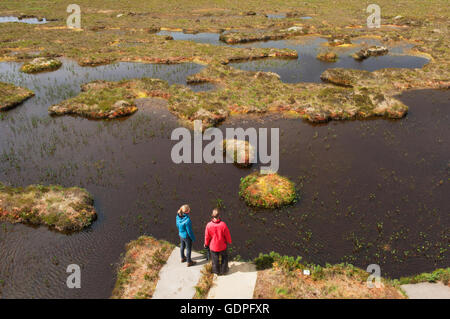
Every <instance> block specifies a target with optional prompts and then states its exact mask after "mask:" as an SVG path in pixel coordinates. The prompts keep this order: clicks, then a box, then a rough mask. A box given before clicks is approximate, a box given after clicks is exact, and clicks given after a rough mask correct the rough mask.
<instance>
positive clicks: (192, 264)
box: [187, 261, 197, 267]
mask: <svg viewBox="0 0 450 319" xmlns="http://www.w3.org/2000/svg"><path fill="white" fill-rule="evenodd" d="M196 264H197V263H196V262H195V261H190V262H188V263H187V266H188V267H191V266H195V265H196Z"/></svg>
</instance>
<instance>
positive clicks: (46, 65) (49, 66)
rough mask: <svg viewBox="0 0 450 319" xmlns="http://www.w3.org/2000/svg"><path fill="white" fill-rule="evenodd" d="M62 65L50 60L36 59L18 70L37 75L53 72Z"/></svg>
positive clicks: (57, 61)
mask: <svg viewBox="0 0 450 319" xmlns="http://www.w3.org/2000/svg"><path fill="white" fill-rule="evenodd" d="M61 65H62V63H61V61H59V60H56V59H51V58H36V59H33V60H32V61H30V62H26V63H24V64H23V65H22V67H21V68H20V71H22V72H24V73H38V72H44V71H54V70H57V69H59V68H60V67H61Z"/></svg>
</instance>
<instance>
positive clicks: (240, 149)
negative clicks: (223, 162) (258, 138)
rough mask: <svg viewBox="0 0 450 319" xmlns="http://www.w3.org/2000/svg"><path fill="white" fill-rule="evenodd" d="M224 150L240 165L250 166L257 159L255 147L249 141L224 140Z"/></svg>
mask: <svg viewBox="0 0 450 319" xmlns="http://www.w3.org/2000/svg"><path fill="white" fill-rule="evenodd" d="M223 151H224V153H225V154H226V156H227V157H229V158H231V159H233V163H234V164H235V165H237V166H239V167H250V166H251V165H252V163H253V162H254V159H255V148H254V147H253V146H252V145H251V144H250V143H249V142H247V141H243V140H238V139H228V140H224V141H223Z"/></svg>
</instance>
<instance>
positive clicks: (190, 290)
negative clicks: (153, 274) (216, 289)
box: [153, 247, 206, 299]
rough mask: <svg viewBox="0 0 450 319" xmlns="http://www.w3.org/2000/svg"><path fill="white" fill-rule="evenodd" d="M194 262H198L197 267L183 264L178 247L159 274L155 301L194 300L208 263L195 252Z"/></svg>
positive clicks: (193, 255)
mask: <svg viewBox="0 0 450 319" xmlns="http://www.w3.org/2000/svg"><path fill="white" fill-rule="evenodd" d="M192 260H194V261H196V262H197V265H195V266H192V267H187V266H186V263H181V257H180V248H179V247H176V248H175V249H174V250H173V252H172V254H171V255H170V257H169V259H168V260H167V263H166V264H165V265H164V266H163V267H162V269H161V270H160V272H159V281H158V284H157V285H156V289H155V292H154V293H153V299H192V298H193V297H194V295H195V288H194V287H195V286H196V285H197V283H198V280H199V279H200V277H201V270H202V269H203V265H204V264H205V263H206V260H205V259H204V257H203V255H202V254H200V253H197V252H194V251H193V252H192Z"/></svg>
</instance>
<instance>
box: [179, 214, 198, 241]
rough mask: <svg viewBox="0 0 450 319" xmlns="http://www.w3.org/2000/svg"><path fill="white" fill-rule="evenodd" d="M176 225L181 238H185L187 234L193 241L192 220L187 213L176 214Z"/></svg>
mask: <svg viewBox="0 0 450 319" xmlns="http://www.w3.org/2000/svg"><path fill="white" fill-rule="evenodd" d="M177 227H178V234H179V235H180V237H181V238H186V237H187V236H189V238H190V239H191V240H192V241H195V236H194V231H193V230H192V222H191V218H190V217H189V215H186V214H183V215H181V216H180V215H178V214H177Z"/></svg>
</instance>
